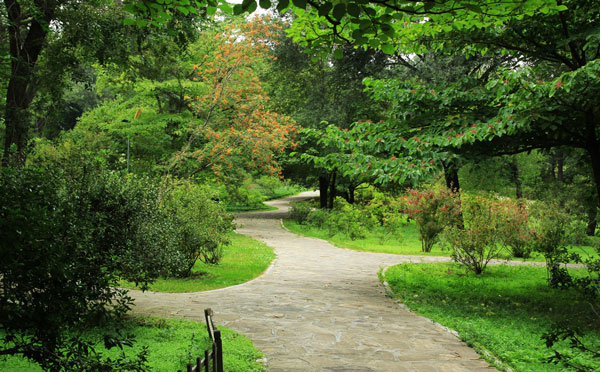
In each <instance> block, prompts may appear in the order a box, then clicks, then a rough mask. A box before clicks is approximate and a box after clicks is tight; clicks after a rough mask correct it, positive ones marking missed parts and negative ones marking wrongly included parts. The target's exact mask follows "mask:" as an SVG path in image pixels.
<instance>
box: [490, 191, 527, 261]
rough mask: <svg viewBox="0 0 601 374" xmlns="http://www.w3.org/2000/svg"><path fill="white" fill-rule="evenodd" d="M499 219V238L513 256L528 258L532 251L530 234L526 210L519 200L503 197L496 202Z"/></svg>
mask: <svg viewBox="0 0 601 374" xmlns="http://www.w3.org/2000/svg"><path fill="white" fill-rule="evenodd" d="M497 206H498V210H499V214H500V215H501V221H500V222H499V224H500V226H499V230H501V232H502V235H501V240H502V241H503V244H504V245H505V247H507V249H508V250H509V251H510V252H511V254H512V255H513V256H514V257H519V258H528V257H530V253H531V251H532V246H531V245H530V243H531V240H532V235H531V233H530V228H529V227H528V211H527V208H526V204H525V202H524V201H521V200H518V201H516V200H512V199H503V200H500V201H499V202H498V203H497Z"/></svg>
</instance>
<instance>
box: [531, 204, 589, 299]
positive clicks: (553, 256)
mask: <svg viewBox="0 0 601 374" xmlns="http://www.w3.org/2000/svg"><path fill="white" fill-rule="evenodd" d="M530 211H531V218H532V219H531V223H530V225H531V227H532V228H531V235H532V240H531V243H530V245H531V247H532V249H533V250H535V251H538V252H540V253H541V254H542V255H543V256H544V257H545V261H546V263H547V280H548V282H549V285H551V286H552V287H560V288H561V287H569V286H570V284H571V282H572V280H571V277H570V274H569V272H568V269H567V266H566V264H567V263H569V262H570V261H574V260H576V261H577V262H580V263H582V259H580V258H574V256H576V255H575V254H570V253H569V251H568V248H567V246H568V244H570V243H573V242H579V241H582V240H584V239H582V238H581V237H582V236H583V235H584V230H582V229H581V228H578V227H574V226H576V225H578V223H579V221H576V220H574V219H573V217H572V216H571V215H569V214H568V213H567V212H565V211H564V210H563V209H561V208H560V207H559V205H558V204H557V203H547V202H536V203H534V204H532V206H531V208H530Z"/></svg>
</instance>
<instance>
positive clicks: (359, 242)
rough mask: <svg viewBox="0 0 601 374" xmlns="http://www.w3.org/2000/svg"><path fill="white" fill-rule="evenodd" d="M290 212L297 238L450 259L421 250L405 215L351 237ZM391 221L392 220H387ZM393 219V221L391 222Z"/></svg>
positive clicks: (579, 248) (317, 218) (583, 249)
mask: <svg viewBox="0 0 601 374" xmlns="http://www.w3.org/2000/svg"><path fill="white" fill-rule="evenodd" d="M296 207H297V208H294V209H293V210H292V212H291V214H292V216H291V218H289V219H285V220H284V226H285V227H286V228H287V229H288V230H290V231H291V232H293V233H295V234H299V235H305V236H312V237H316V238H320V239H324V240H327V241H328V242H330V243H331V244H333V245H335V246H337V247H340V248H348V249H354V250H357V251H365V252H378V253H391V254H399V255H418V256H445V257H450V256H451V254H452V251H451V250H450V249H448V248H446V247H444V246H443V245H441V243H436V244H434V245H433V246H432V247H431V250H430V251H429V252H424V251H422V242H421V239H420V235H419V231H418V229H417V224H416V223H415V222H414V221H409V220H407V216H405V215H402V216H399V215H396V216H395V215H393V217H396V220H395V225H394V226H393V228H390V227H386V226H383V225H374V226H372V227H370V228H369V230H364V231H362V232H363V234H364V236H363V237H354V238H351V237H350V236H348V235H346V234H345V233H344V232H342V231H338V230H336V229H330V228H329V227H328V226H327V224H326V223H329V222H330V219H329V218H328V217H329V213H328V212H327V211H320V210H315V209H314V210H313V214H312V216H310V217H309V220H307V216H308V215H309V213H310V212H311V209H313V208H312V207H311V206H310V205H309V204H306V205H303V204H300V205H299V204H297V205H296ZM295 209H296V211H299V210H303V211H304V213H302V214H304V215H305V218H304V219H301V220H302V223H298V221H297V220H296V219H295V214H296V213H295ZM389 219H391V218H389ZM391 220H392V219H391ZM595 240H598V239H597V238H595V237H589V238H588V239H587V241H588V242H590V243H593V242H594V241H595ZM566 248H567V250H568V251H569V252H570V253H577V254H579V255H580V256H582V257H584V258H586V257H589V256H592V255H595V254H596V253H598V250H597V249H596V247H594V246H592V245H584V244H581V245H567V246H566ZM499 258H500V259H511V260H521V261H537V262H544V261H545V257H544V255H543V254H541V253H539V252H532V253H530V254H529V257H528V258H523V257H517V256H512V255H511V254H510V253H509V252H507V251H506V252H503V253H502V254H501V256H499Z"/></svg>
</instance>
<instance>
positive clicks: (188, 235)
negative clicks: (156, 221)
mask: <svg viewBox="0 0 601 374" xmlns="http://www.w3.org/2000/svg"><path fill="white" fill-rule="evenodd" d="M164 188H165V190H164V196H163V207H164V209H165V212H166V214H167V215H168V216H169V217H170V218H171V219H172V220H173V221H174V222H175V227H176V231H175V233H174V235H176V238H177V242H176V248H177V251H178V253H179V254H180V257H181V258H182V259H183V264H181V265H179V264H177V263H175V264H173V265H176V266H173V267H171V269H170V272H171V274H172V275H174V276H178V277H186V276H188V275H189V274H190V272H191V270H192V267H193V266H194V263H196V261H197V260H198V259H200V260H201V261H202V262H204V263H207V264H217V263H219V260H220V259H221V257H222V255H223V246H224V245H227V244H229V234H230V233H231V232H232V231H233V229H234V225H233V216H232V215H231V214H227V213H226V212H225V209H224V207H223V206H222V205H220V204H219V203H217V202H216V201H214V196H213V195H212V193H211V191H210V189H208V188H205V187H203V186H199V185H195V184H193V183H191V182H189V181H185V180H171V179H166V180H165V185H164Z"/></svg>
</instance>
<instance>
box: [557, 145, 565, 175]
mask: <svg viewBox="0 0 601 374" xmlns="http://www.w3.org/2000/svg"><path fill="white" fill-rule="evenodd" d="M563 161H564V155H563V152H562V151H561V150H557V181H558V182H559V183H563Z"/></svg>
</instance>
